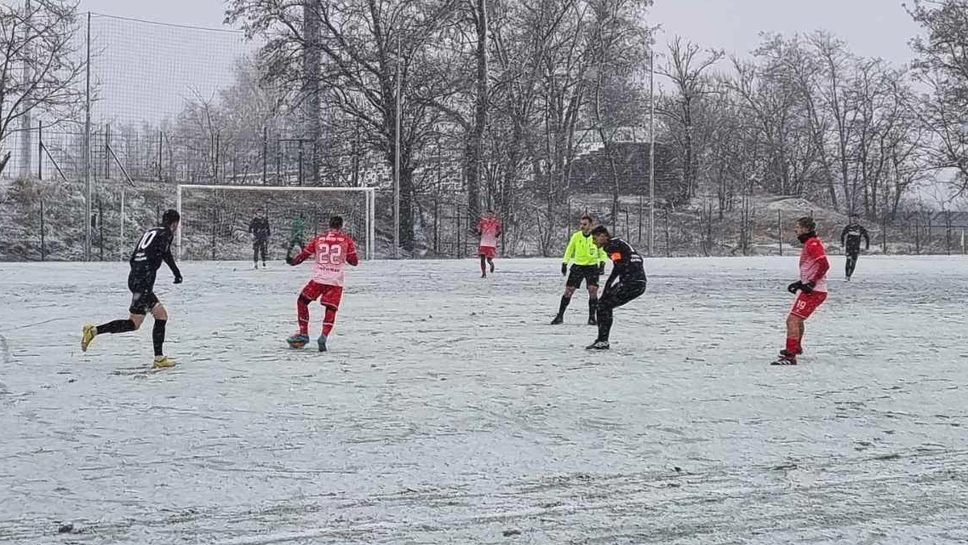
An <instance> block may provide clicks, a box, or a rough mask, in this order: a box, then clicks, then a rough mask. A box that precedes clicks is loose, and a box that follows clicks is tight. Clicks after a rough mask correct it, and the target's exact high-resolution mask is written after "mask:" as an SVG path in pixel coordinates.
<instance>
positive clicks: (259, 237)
mask: <svg viewBox="0 0 968 545" xmlns="http://www.w3.org/2000/svg"><path fill="white" fill-rule="evenodd" d="M249 234H251V235H252V262H253V263H255V268H256V269H258V268H259V254H260V253H261V254H262V266H263V267H265V266H266V254H268V253H269V234H270V232H269V219H268V218H262V217H259V216H256V217H254V218H252V222H251V223H249Z"/></svg>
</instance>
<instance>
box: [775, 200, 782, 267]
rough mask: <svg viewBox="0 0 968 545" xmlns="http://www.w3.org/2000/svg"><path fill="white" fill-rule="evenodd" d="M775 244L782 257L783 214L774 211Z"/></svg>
mask: <svg viewBox="0 0 968 545" xmlns="http://www.w3.org/2000/svg"><path fill="white" fill-rule="evenodd" d="M776 242H777V244H779V246H780V255H781V256H782V255H783V212H782V211H780V210H777V211H776Z"/></svg>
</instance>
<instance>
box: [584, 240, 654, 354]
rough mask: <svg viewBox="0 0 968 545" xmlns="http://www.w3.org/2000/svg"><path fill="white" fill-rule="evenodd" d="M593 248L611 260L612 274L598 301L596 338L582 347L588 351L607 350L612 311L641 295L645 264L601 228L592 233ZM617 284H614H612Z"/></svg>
mask: <svg viewBox="0 0 968 545" xmlns="http://www.w3.org/2000/svg"><path fill="white" fill-rule="evenodd" d="M592 240H594V242H595V245H596V246H599V247H600V248H602V249H603V250H605V255H606V256H608V258H609V259H611V260H612V274H610V275H609V277H608V280H607V281H606V282H605V290H604V291H603V293H602V295H601V297H599V298H598V338H597V339H595V342H594V343H592V344H590V345H588V346H586V347H585V348H587V349H589V350H608V348H609V345H608V334H609V332H610V331H611V329H612V309H615V308H617V307H620V306H622V305H624V304H625V303H628V302H629V301H631V300H633V299H635V298H637V297H639V296H640V295H642V294H643V293H645V284H646V277H645V264H644V263H643V262H642V256H640V255H639V254H638V253H637V252H636V251H635V249H634V248H632V246H630V245H629V243H627V242H625V241H624V240H622V239H620V238H618V237H615V238H613V237H612V236H611V235H610V234H609V233H608V229H606V228H605V226H604V225H599V226H598V227H596V228H594V229H592ZM616 280H618V282H616Z"/></svg>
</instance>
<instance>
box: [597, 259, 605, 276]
mask: <svg viewBox="0 0 968 545" xmlns="http://www.w3.org/2000/svg"><path fill="white" fill-rule="evenodd" d="M598 274H599V275H603V274H605V262H604V261H602V262H601V263H599V264H598Z"/></svg>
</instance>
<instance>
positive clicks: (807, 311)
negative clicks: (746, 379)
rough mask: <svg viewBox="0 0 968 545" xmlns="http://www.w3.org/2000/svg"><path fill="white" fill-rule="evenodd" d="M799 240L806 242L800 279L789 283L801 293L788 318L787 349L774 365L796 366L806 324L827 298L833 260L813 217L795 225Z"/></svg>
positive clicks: (801, 349)
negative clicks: (828, 255) (826, 249)
mask: <svg viewBox="0 0 968 545" xmlns="http://www.w3.org/2000/svg"><path fill="white" fill-rule="evenodd" d="M793 230H794V232H795V233H796V235H797V239H799V240H800V242H801V243H802V244H803V249H802V250H801V251H800V279H799V280H797V281H796V282H794V283H792V284H790V285H789V286H787V291H789V292H790V293H792V294H794V295H796V296H797V299H796V301H794V302H793V308H791V309H790V314H789V315H788V316H787V320H786V348H784V349H783V350H780V358H779V359H778V360H776V361H774V362H773V365H796V364H797V356H798V355H800V354H803V346H802V344H801V343H802V342H803V331H804V328H803V323H804V322H805V321H806V320H807V318H809V317H810V316H811V315H812V314H813V313H814V312H815V311H816V310H817V309H818V308H819V307H820V305H822V304H823V302H824V301H826V300H827V271H828V270H830V263H829V262H828V261H827V253H826V251H824V247H823V242H821V241H820V239H819V238H818V237H817V224H816V222H814V220H813V218H809V217H802V218H800V219H798V220H797V222H796V224H795V225H794V227H793Z"/></svg>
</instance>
